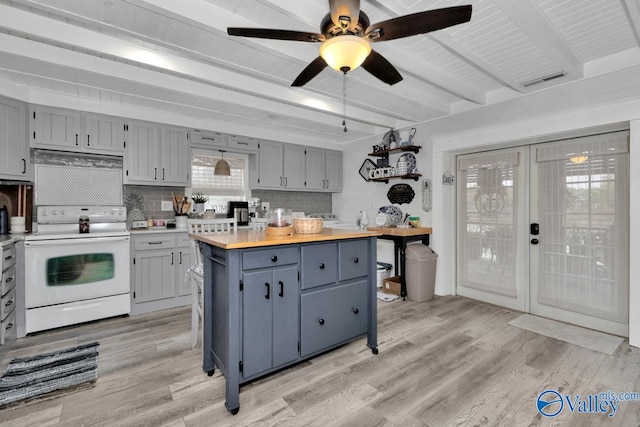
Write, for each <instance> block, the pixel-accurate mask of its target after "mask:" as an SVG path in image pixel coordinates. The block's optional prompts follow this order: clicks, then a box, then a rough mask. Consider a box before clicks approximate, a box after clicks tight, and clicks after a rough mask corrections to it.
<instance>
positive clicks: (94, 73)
mask: <svg viewBox="0 0 640 427" xmlns="http://www.w3.org/2000/svg"><path fill="white" fill-rule="evenodd" d="M462 4H472V5H473V14H472V18H471V21H470V22H469V23H465V24H461V25H458V26H454V27H450V28H447V29H444V30H441V31H437V32H434V33H430V34H427V35H420V36H414V37H410V38H405V39H400V40H393V41H387V42H380V43H374V44H373V48H374V49H375V50H376V51H378V52H379V53H381V54H382V55H384V56H385V57H386V58H387V59H388V60H389V61H390V62H391V63H392V64H393V65H394V66H395V67H396V68H397V69H398V70H399V71H400V73H401V74H402V75H403V77H404V80H403V81H402V82H400V83H398V84H396V85H394V86H388V85H386V84H384V83H382V82H380V81H379V80H377V79H375V78H374V77H372V76H371V75H369V74H368V73H367V72H366V71H364V70H363V69H357V70H354V71H352V72H350V73H349V74H348V78H347V106H346V114H347V126H348V129H349V131H348V132H346V133H345V132H343V129H342V126H341V125H340V122H341V121H342V115H343V101H342V92H343V89H342V88H343V77H342V74H341V73H338V72H335V71H333V70H331V69H329V68H327V69H325V70H324V71H323V72H322V73H320V75H318V76H317V77H315V78H314V79H313V80H312V81H311V82H309V83H308V84H307V85H306V86H304V87H302V88H293V87H291V86H290V84H291V82H292V81H293V80H294V79H295V77H296V76H297V75H298V74H299V73H300V72H301V71H302V70H303V69H304V67H305V66H306V65H307V64H308V63H309V62H311V61H312V60H313V59H315V58H316V57H317V56H318V47H319V45H318V44H314V43H302V42H287V41H274V40H260V39H248V38H239V37H230V36H227V34H226V28H227V27H228V26H246V27H265V28H284V29H294V30H301V31H313V32H318V31H319V28H318V27H319V24H320V21H321V20H322V18H323V16H324V15H325V14H326V13H327V12H328V9H329V6H328V2H327V0H305V1H300V0H287V1H285V0H235V1H228V0H180V1H175V0H82V1H77V0H15V1H6V0H0V94H4V95H9V96H11V95H13V94H15V93H18V94H21V95H22V96H20V97H21V98H23V100H25V101H29V102H34V103H43V104H48V105H55V106H59V107H68V108H77V109H86V110H90V111H95V112H102V113H107V114H116V115H123V116H127V117H132V118H137V119H147V120H153V119H158V120H159V119H162V120H163V121H165V122H170V123H172V124H176V125H182V126H187V127H193V128H201V129H209V130H215V131H221V132H226V133H234V134H240V135H246V136H253V137H259V138H266V139H275V140H281V141H288V142H295V143H303V144H308V145H316V146H329V147H332V148H340V147H342V146H345V145H346V144H348V143H350V142H353V141H357V140H362V139H367V138H370V137H373V136H377V135H382V134H384V133H385V132H386V131H387V130H388V129H389V128H398V129H400V128H406V127H411V126H415V125H418V124H423V123H436V122H437V121H438V120H445V121H446V122H447V123H448V122H449V121H450V120H451V118H452V117H455V116H456V115H457V114H463V113H468V112H469V111H471V110H474V109H479V108H486V107H487V106H490V105H492V104H496V103H500V102H503V101H504V100H513V99H514V98H518V97H523V96H527V95H529V94H532V93H534V92H536V91H542V90H549V89H550V88H554V87H560V86H563V85H567V84H571V83H575V82H578V81H580V80H584V79H592V78H595V77H598V76H599V75H602V74H605V73H611V72H614V71H621V70H624V69H627V68H631V67H638V66H639V59H638V58H640V55H639V53H638V50H639V46H640V43H639V38H638V34H640V5H639V3H638V0H517V1H515V0H467V1H462V0H461V1H458V0H422V1H419V0H375V1H364V0H363V1H361V8H362V9H363V10H364V11H365V12H366V13H367V15H368V16H369V18H370V20H371V22H372V23H374V22H379V21H383V20H386V19H390V18H393V17H396V16H400V15H405V14H409V13H415V12H420V11H423V10H429V9H435V8H441V7H448V6H455V5H462ZM558 74H563V76H562V77H559V78H555V79H552V80H549V81H544V79H545V78H546V77H549V76H554V75H558ZM532 83H533V84H532ZM434 128H437V126H435V127H434Z"/></svg>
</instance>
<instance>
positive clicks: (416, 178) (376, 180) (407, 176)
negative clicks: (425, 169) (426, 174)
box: [369, 173, 422, 184]
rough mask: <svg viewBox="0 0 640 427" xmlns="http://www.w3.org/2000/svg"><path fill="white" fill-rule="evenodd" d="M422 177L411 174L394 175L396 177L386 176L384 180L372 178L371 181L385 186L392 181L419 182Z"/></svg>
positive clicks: (417, 174) (418, 174)
mask: <svg viewBox="0 0 640 427" xmlns="http://www.w3.org/2000/svg"><path fill="white" fill-rule="evenodd" d="M421 176H422V174H420V173H409V174H406V175H394V176H385V177H383V178H371V179H369V181H375V182H384V183H385V184H388V183H389V180H390V179H412V180H414V181H417V180H418V179H420V177H421Z"/></svg>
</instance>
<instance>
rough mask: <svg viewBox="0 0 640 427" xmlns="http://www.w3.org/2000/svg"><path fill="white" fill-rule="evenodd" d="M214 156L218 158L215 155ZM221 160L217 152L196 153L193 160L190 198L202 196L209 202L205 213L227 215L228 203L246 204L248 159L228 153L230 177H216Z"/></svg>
mask: <svg viewBox="0 0 640 427" xmlns="http://www.w3.org/2000/svg"><path fill="white" fill-rule="evenodd" d="M214 153H215V154H214ZM221 159H222V156H221V155H220V154H219V153H217V152H211V153H209V152H207V151H204V150H203V151H197V150H193V154H192V157H191V194H192V195H193V194H196V193H202V194H203V195H205V196H207V197H208V198H209V201H208V202H207V203H206V204H205V209H215V211H216V213H226V211H227V202H229V201H240V200H247V191H248V185H247V182H248V177H247V163H248V158H247V156H246V155H238V154H233V153H225V155H224V160H225V161H226V162H228V163H229V168H230V170H231V176H220V175H214V174H213V170H214V168H215V166H216V163H217V162H218V161H219V160H221Z"/></svg>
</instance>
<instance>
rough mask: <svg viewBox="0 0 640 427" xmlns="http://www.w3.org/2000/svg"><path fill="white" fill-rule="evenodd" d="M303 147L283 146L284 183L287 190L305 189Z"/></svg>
mask: <svg viewBox="0 0 640 427" xmlns="http://www.w3.org/2000/svg"><path fill="white" fill-rule="evenodd" d="M304 153H305V147H304V146H302V145H291V144H284V172H283V173H284V182H283V187H284V188H285V189H287V190H304V188H305V179H306V177H305V157H304Z"/></svg>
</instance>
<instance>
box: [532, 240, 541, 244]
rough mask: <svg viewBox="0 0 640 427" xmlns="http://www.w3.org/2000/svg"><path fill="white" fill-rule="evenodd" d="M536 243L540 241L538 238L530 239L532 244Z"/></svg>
mask: <svg viewBox="0 0 640 427" xmlns="http://www.w3.org/2000/svg"><path fill="white" fill-rule="evenodd" d="M538 243H540V241H539V240H538V239H531V244H532V245H537V244H538Z"/></svg>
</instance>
